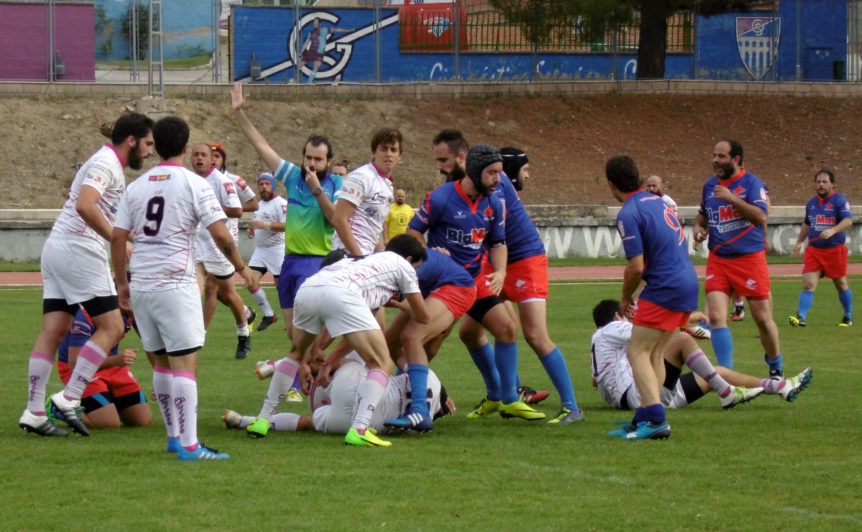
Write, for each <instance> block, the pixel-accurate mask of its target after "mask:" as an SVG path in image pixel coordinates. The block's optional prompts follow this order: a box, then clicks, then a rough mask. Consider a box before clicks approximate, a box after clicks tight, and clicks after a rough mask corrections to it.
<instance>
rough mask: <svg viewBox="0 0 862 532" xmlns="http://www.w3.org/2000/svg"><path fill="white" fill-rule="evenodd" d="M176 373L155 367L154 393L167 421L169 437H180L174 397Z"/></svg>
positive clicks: (166, 426)
mask: <svg viewBox="0 0 862 532" xmlns="http://www.w3.org/2000/svg"><path fill="white" fill-rule="evenodd" d="M173 388H174V374H173V373H171V370H169V369H167V368H162V367H159V366H156V367H154V368H153V394H155V396H156V404H157V405H158V406H159V412H161V413H162V419H163V420H164V422H165V431H166V432H167V433H168V438H177V437H179V434H180V433H179V431H178V430H177V424H176V420H177V410H176V408H174V398H173V395H174V393H173Z"/></svg>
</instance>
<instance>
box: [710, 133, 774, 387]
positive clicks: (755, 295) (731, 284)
mask: <svg viewBox="0 0 862 532" xmlns="http://www.w3.org/2000/svg"><path fill="white" fill-rule="evenodd" d="M742 159H743V151H742V145H741V144H739V142H737V141H735V140H722V141H719V142H718V143H717V144H716V145H715V148H714V149H713V154H712V166H713V170H714V171H715V175H714V176H712V177H710V178H709V179H707V180H706V183H705V184H704V185H703V194H702V198H701V206H700V212H698V214H697V216H696V217H695V219H694V238H695V240H696V241H698V242H703V241H704V240H705V239H706V237H707V235H709V241H708V244H709V258H708V259H707V263H706V283H705V287H704V289H705V291H706V303H707V307H708V309H709V321H710V324H711V325H712V337H711V340H712V348H713V350H715V358H716V360H717V361H718V364H719V365H721V366H724V367H726V368H731V369H732V368H733V338H732V337H731V335H730V329H728V328H727V307H728V304H729V301H730V293H731V291H733V290H736V292H737V293H738V294H739V295H741V296H743V297H745V298H746V299H747V300H748V307H749V310H750V311H751V315H752V317H753V318H754V322H755V323H756V324H757V329H758V331H759V333H760V343H761V345H762V346H763V349H764V351H765V356H764V358H765V360H766V363H767V364H768V365H769V375H770V377H774V378H776V380H778V379H781V378H782V377H783V376H784V372H783V370H782V365H781V348H780V346H779V342H778V327H777V326H776V325H775V321H773V319H772V298H771V296H770V292H769V268H768V267H767V265H766V249H765V239H764V236H765V233H764V225H765V224H766V219H767V217H768V210H769V192H768V191H767V190H766V186H764V184H763V181H761V180H760V178H758V177H757V176H756V175H754V174H752V173H751V172H748V171H746V170H745V168H743V166H742Z"/></svg>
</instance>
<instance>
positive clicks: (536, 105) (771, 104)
mask: <svg viewBox="0 0 862 532" xmlns="http://www.w3.org/2000/svg"><path fill="white" fill-rule="evenodd" d="M227 92H228V89H227V88H225V98H224V99H223V100H219V101H215V100H212V99H190V98H184V99H169V100H161V99H153V100H151V99H146V98H142V99H139V100H134V99H108V100H105V99H79V98H76V99H63V98H31V99H25V98H7V99H0V116H3V118H4V121H5V128H4V135H3V141H2V142H0V181H2V183H3V185H4V190H6V191H7V196H6V197H5V198H4V199H3V200H2V201H0V208H10V207H18V206H22V207H30V208H56V207H59V206H60V205H61V204H62V201H63V199H64V198H65V195H66V193H67V192H68V185H69V183H70V182H71V180H72V177H73V176H74V172H75V170H74V165H75V164H76V163H80V162H83V161H84V160H86V159H87V157H89V155H90V154H91V153H92V152H93V151H94V150H95V149H96V148H97V147H98V146H99V145H100V144H101V143H103V142H104V141H105V139H104V137H102V136H101V135H100V134H99V127H100V125H101V124H102V123H103V122H107V121H113V120H114V119H116V117H117V116H118V115H119V114H120V113H122V112H123V111H124V110H126V109H137V110H139V111H142V112H145V113H148V114H151V115H153V116H154V117H159V116H163V115H164V114H165V113H175V114H177V115H178V116H181V117H182V118H184V119H186V120H187V121H188V122H189V124H190V125H191V126H192V139H191V140H192V143H194V142H220V143H221V144H224V145H225V147H226V148H227V150H228V163H229V168H230V169H231V171H233V172H235V173H238V174H240V175H242V176H245V177H255V176H256V175H257V174H258V173H259V172H260V171H263V170H265V168H264V167H263V164H262V162H261V161H260V160H259V158H258V157H257V154H256V153H255V152H254V150H253V149H252V148H251V146H250V145H249V144H248V142H247V141H246V140H245V137H244V136H243V134H242V132H241V131H240V130H239V128H238V127H237V126H236V123H235V122H234V120H233V119H232V117H231V115H230V112H229V105H228V96H227ZM248 114H249V116H250V118H251V119H252V121H253V122H254V123H255V124H256V125H257V126H258V128H259V129H260V130H261V132H262V133H263V135H264V136H265V137H266V138H267V139H268V140H269V142H270V143H271V144H272V146H273V148H275V150H276V151H277V152H278V153H280V154H281V155H282V156H283V157H285V158H287V159H288V160H292V161H298V160H299V159H300V154H301V149H302V145H303V142H304V140H305V138H306V137H307V136H308V135H309V134H311V133H321V134H324V135H327V136H328V137H329V138H330V139H331V140H332V143H333V146H334V149H335V158H336V159H342V158H346V159H349V160H350V161H351V162H352V164H353V165H354V166H355V165H358V164H362V163H364V162H366V161H367V160H368V158H369V155H370V146H369V139H370V136H371V132H372V131H373V130H374V129H375V128H377V127H381V126H395V127H398V128H399V129H401V131H402V133H403V134H404V138H405V143H404V144H405V145H404V153H403V160H402V163H401V165H400V166H399V167H398V169H397V170H396V173H395V177H396V184H399V185H400V186H403V187H404V188H406V189H407V190H408V194H409V196H408V203H411V204H413V205H415V204H416V203H418V201H419V200H420V197H421V196H423V195H424V194H425V192H426V191H428V190H430V189H431V188H433V186H434V185H435V184H436V183H438V182H439V180H438V177H437V175H436V174H437V172H436V169H435V166H434V160H433V157H432V155H431V139H432V138H433V137H434V135H435V134H436V133H437V132H438V131H440V130H441V129H444V128H457V129H461V130H462V131H464V133H465V135H466V137H467V139H468V140H469V141H470V142H487V143H490V144H494V145H497V146H505V145H513V146H518V147H521V148H522V149H524V150H525V151H526V152H527V153H528V155H529V157H530V162H531V168H532V175H533V179H532V180H531V182H530V183H529V184H528V187H527V190H525V191H524V193H523V194H522V199H523V200H524V202H525V203H539V204H549V203H550V204H596V203H608V204H615V201H614V200H613V198H612V197H611V196H610V193H609V192H608V189H607V185H606V184H605V179H604V173H603V171H604V164H605V162H606V160H607V159H608V158H609V157H610V156H612V155H614V154H616V153H620V152H626V153H629V154H631V155H633V156H634V157H635V159H636V160H637V161H638V164H639V166H640V169H641V174H642V175H643V176H644V177H645V176H647V175H649V174H658V175H660V176H662V177H664V178H665V180H666V181H667V182H668V183H669V193H670V194H671V195H672V196H673V197H674V198H675V199H676V200H677V202H678V203H679V204H681V205H695V204H697V203H699V195H700V188H701V185H702V183H703V180H704V179H705V178H706V177H708V176H709V175H711V173H712V167H711V155H712V148H713V146H714V144H715V142H716V140H718V139H720V138H722V137H732V138H736V139H738V140H739V141H740V142H741V143H742V144H743V146H744V148H745V163H746V167H747V168H748V169H749V170H750V171H752V172H754V173H756V174H758V175H759V176H761V178H763V179H764V181H766V183H767V184H768V185H769V188H770V192H771V195H772V200H773V204H775V205H802V204H804V203H805V202H806V201H807V200H808V199H809V198H810V197H811V196H812V195H813V194H814V189H813V177H814V172H815V171H816V170H817V169H819V168H821V167H826V168H829V169H832V170H833V171H834V172H835V173H836V176H837V178H838V182H837V184H838V189H839V190H840V191H841V192H842V193H844V194H845V195H847V196H848V197H849V198H850V200H851V202H853V201H854V198H859V197H860V193H862V182H860V179H859V178H858V177H857V176H856V174H857V172H858V170H857V164H862V163H860V162H859V160H860V156H862V134H860V133H862V131H860V130H862V123H860V120H859V118H858V117H860V116H862V100H859V99H851V98H803V97H793V96H774V97H744V96H713V97H710V96H685V95H667V96H653V95H650V96H643V95H618V94H610V95H598V96H568V97H547V96H545V97H510V98H500V97H479V98H461V99H452V100H442V99H432V100H420V101H405V100H397V101H381V100H377V101H366V100H354V101H345V100H316V101H315V100H309V101H306V102H292V103H284V102H266V101H256V100H255V99H254V95H252V100H251V103H250V105H249V109H248ZM155 162H156V157H155V156H154V157H152V158H151V159H149V160H148V161H147V163H146V165H145V169H146V168H148V167H149V166H151V165H152V164H155ZM128 175H129V176H130V177H133V175H134V173H133V172H130V173H129V174H128Z"/></svg>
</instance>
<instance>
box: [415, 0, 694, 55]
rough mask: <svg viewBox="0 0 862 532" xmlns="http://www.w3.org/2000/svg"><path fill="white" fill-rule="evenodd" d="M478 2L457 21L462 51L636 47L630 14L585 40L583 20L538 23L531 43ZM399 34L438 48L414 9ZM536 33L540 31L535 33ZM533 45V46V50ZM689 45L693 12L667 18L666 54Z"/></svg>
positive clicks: (423, 47) (419, 47) (635, 24)
mask: <svg viewBox="0 0 862 532" xmlns="http://www.w3.org/2000/svg"><path fill="white" fill-rule="evenodd" d="M479 7H484V6H481V4H477V3H472V4H467V5H466V6H465V9H464V11H463V12H462V13H461V14H460V17H459V20H458V21H456V24H460V26H461V27H460V30H461V31H460V35H461V39H460V41H461V43H460V49H461V50H462V51H467V50H469V51H472V52H514V53H523V52H531V51H533V50H534V49H535V51H537V52H543V53H544V52H552V53H553V52H557V53H591V52H596V53H612V52H615V51H619V52H622V51H626V52H632V51H637V49H638V39H639V38H640V31H639V25H640V17H639V15H638V14H635V15H634V16H633V18H632V20H631V22H629V23H628V24H623V25H617V26H612V27H609V28H607V30H606V31H605V32H604V33H603V35H601V36H600V37H599V38H597V39H593V40H591V39H589V38H588V37H587V35H586V33H585V30H584V29H585V27H586V25H587V24H586V23H587V21H585V20H584V19H583V17H576V18H573V19H571V20H567V21H564V22H557V23H552V24H547V25H542V28H541V29H540V32H541V34H542V37H541V38H540V39H536V40H537V42H536V43H533V42H531V41H530V39H529V37H528V36H527V32H526V31H525V28H524V27H523V26H521V25H518V24H513V23H512V22H509V21H508V20H506V19H505V18H504V17H503V15H502V14H501V13H500V12H499V11H498V10H495V9H490V8H487V9H477V8H479ZM398 23H399V27H400V31H401V34H402V35H403V36H406V35H410V36H422V35H424V37H425V38H424V39H421V38H418V39H417V38H415V37H414V38H411V39H401V50H402V51H429V50H438V49H440V44H439V41H438V40H437V39H435V38H434V33H433V32H427V31H425V32H423V31H422V30H423V29H424V28H425V27H426V24H427V22H426V20H425V19H424V18H422V17H421V16H416V14H414V13H410V12H403V13H402V14H401V17H400V19H399V22H398ZM535 33H539V32H535ZM534 45H535V48H534ZM693 49H694V13H693V12H691V11H684V12H680V13H677V14H675V15H673V16H672V17H670V18H669V19H668V31H667V50H668V51H669V52H691V51H692V50H693Z"/></svg>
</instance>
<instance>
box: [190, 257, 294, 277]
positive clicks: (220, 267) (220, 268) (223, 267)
mask: <svg viewBox="0 0 862 532" xmlns="http://www.w3.org/2000/svg"><path fill="white" fill-rule="evenodd" d="M199 264H202V265H203V267H204V271H206V272H207V273H209V274H211V275H214V276H216V277H219V278H222V279H224V278H227V277H230V276H231V275H233V274H234V272H235V271H236V269H235V268H234V267H233V264H231V263H230V261H229V260H227V259H224V260H223V261H218V262H210V261H201V262H199ZM279 266H280V265H279Z"/></svg>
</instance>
